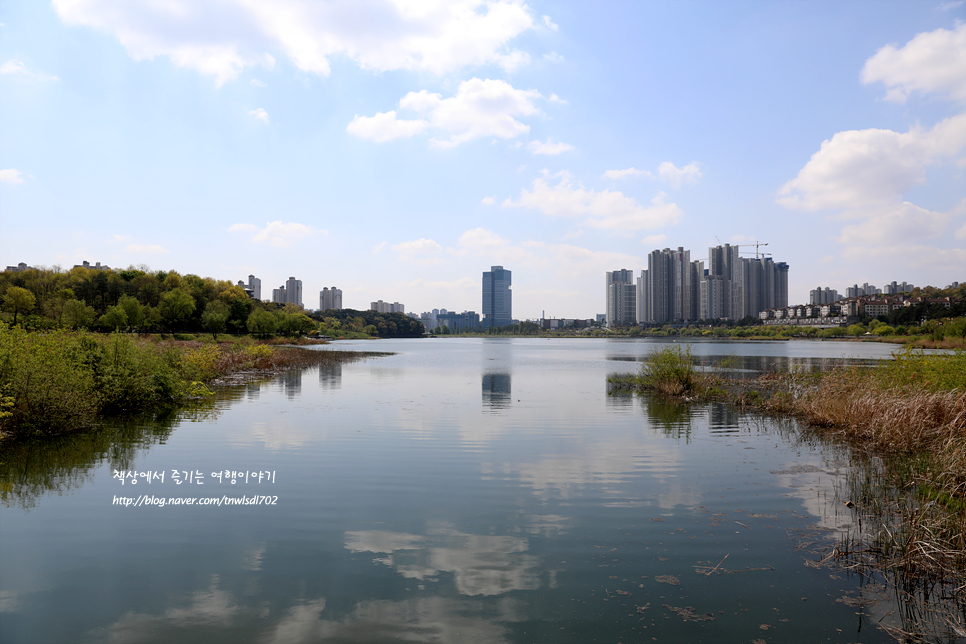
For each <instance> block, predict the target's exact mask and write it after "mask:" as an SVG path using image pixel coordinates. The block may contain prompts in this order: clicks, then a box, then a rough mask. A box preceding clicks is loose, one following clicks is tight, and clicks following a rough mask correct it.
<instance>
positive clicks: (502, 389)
mask: <svg viewBox="0 0 966 644" xmlns="http://www.w3.org/2000/svg"><path fill="white" fill-rule="evenodd" d="M511 394H512V392H511V385H510V374H509V373H484V374H483V408H484V409H490V410H497V409H509V408H510V402H511V398H512V396H511Z"/></svg>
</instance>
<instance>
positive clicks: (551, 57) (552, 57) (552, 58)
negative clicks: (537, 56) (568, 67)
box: [543, 51, 564, 63]
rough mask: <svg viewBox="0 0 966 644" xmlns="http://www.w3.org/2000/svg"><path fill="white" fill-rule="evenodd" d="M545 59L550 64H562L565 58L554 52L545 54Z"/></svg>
mask: <svg viewBox="0 0 966 644" xmlns="http://www.w3.org/2000/svg"><path fill="white" fill-rule="evenodd" d="M543 59H544V60H545V61H547V62H548V63H562V62H563V61H564V57H563V56H561V55H560V54H558V53H557V52H555V51H552V52H550V53H549V54H544V55H543Z"/></svg>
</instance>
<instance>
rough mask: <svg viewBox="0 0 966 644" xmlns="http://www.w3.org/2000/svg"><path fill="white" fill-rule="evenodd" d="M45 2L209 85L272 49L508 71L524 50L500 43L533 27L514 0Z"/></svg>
mask: <svg viewBox="0 0 966 644" xmlns="http://www.w3.org/2000/svg"><path fill="white" fill-rule="evenodd" d="M54 8H55V9H56V11H57V13H58V15H59V16H60V18H61V19H62V20H63V21H64V22H65V23H67V24H71V25H82V26H87V27H92V28H94V29H97V30H98V31H102V32H105V33H108V34H111V35H113V36H114V37H116V38H117V39H118V40H119V41H120V42H121V44H122V45H123V46H124V48H125V49H126V50H127V52H128V55H130V56H131V57H132V58H134V59H135V60H150V59H152V58H154V57H156V56H167V57H169V58H170V59H171V61H172V62H173V63H174V64H175V65H178V66H179V67H185V68H188V69H193V70H196V71H198V72H199V73H202V74H205V75H209V76H213V77H214V78H215V81H216V83H217V84H218V85H221V84H222V83H224V82H226V81H228V80H232V79H234V78H236V77H237V76H238V75H239V73H241V71H242V70H243V69H245V68H247V67H251V66H254V65H263V66H265V67H268V68H271V67H272V66H273V65H274V63H275V55H276V54H278V55H283V56H286V57H288V58H289V59H290V60H291V61H292V63H293V64H294V65H295V66H296V67H297V68H298V69H300V70H302V71H304V72H309V73H314V74H319V75H322V76H327V75H328V74H329V72H330V67H329V57H331V56H345V57H347V58H349V59H350V60H353V61H355V62H356V63H357V64H358V65H359V66H360V67H362V68H363V69H369V70H373V71H377V72H379V71H389V70H409V71H420V72H429V73H432V74H436V75H443V74H448V73H451V72H454V71H457V70H459V69H461V68H463V67H466V66H478V65H486V64H497V65H500V66H502V67H504V69H507V70H508V71H510V70H512V69H514V68H516V67H518V66H519V65H521V64H525V63H526V62H527V60H528V59H529V57H528V56H527V54H526V53H524V52H520V51H518V50H515V49H508V48H507V43H508V42H509V41H510V40H512V39H513V38H515V37H516V36H518V35H519V34H521V33H523V32H524V31H527V30H529V29H532V28H534V23H533V17H532V16H531V14H530V11H529V8H528V7H527V6H526V4H524V3H522V2H517V1H515V0H491V1H489V2H485V1H484V0H459V1H452V0H371V1H369V2H358V1H356V0H345V1H342V2H324V3H323V2H306V1H304V0H274V1H273V2H252V1H250V0H221V1H220V2H213V3H202V2H197V1H195V0H166V1H165V2H138V3H135V2H116V1H115V0H54Z"/></svg>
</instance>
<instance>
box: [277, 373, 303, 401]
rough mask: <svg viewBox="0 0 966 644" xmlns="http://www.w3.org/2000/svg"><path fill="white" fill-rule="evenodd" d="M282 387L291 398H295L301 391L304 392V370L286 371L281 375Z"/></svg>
mask: <svg viewBox="0 0 966 644" xmlns="http://www.w3.org/2000/svg"><path fill="white" fill-rule="evenodd" d="M279 379H280V381H281V384H282V389H284V391H285V395H286V396H288V397H289V400H292V399H294V398H295V397H296V396H298V395H299V394H300V393H302V370H301V369H292V370H290V371H286V372H285V373H283V374H282V375H281V376H280V377H279Z"/></svg>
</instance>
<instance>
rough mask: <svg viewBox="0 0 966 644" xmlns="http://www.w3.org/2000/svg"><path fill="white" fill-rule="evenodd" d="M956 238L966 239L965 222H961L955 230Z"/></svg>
mask: <svg viewBox="0 0 966 644" xmlns="http://www.w3.org/2000/svg"><path fill="white" fill-rule="evenodd" d="M955 237H956V239H966V224H963V225H962V226H960V227H959V228H958V229H957V230H956V234H955Z"/></svg>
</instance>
